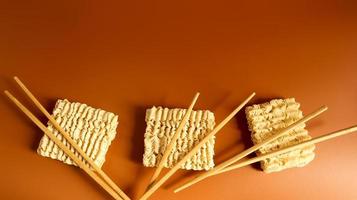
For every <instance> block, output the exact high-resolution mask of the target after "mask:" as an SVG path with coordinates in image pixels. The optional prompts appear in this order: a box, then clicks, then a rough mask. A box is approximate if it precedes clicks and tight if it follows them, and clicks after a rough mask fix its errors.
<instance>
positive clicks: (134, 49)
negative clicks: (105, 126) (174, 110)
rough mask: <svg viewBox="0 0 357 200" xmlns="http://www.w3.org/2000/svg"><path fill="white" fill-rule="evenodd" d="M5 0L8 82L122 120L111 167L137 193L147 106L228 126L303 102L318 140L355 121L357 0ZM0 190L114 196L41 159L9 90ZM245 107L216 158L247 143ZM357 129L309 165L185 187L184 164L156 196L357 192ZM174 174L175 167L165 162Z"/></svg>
mask: <svg viewBox="0 0 357 200" xmlns="http://www.w3.org/2000/svg"><path fill="white" fill-rule="evenodd" d="M249 2H250V3H248V1H120V0H119V1H118V0H115V1H68V0H64V1H44V0H43V1H16V0H15V1H2V2H1V3H0V22H1V23H0V24H1V31H0V62H1V65H0V69H1V70H0V73H1V77H0V80H1V82H0V84H1V85H0V87H1V89H2V90H4V89H9V90H10V91H11V92H13V93H14V94H15V95H16V96H17V97H18V98H19V99H20V100H21V101H22V102H24V103H25V105H27V106H28V107H29V108H31V110H33V111H34V112H35V113H36V114H37V116H39V117H40V119H41V120H42V121H43V122H44V123H46V122H47V120H46V119H45V117H44V116H43V115H41V114H40V113H39V111H38V110H37V109H34V106H33V105H32V104H31V103H30V102H29V101H28V100H27V98H26V97H25V95H24V94H23V93H22V92H21V91H20V89H19V88H18V87H17V86H16V85H15V82H14V81H13V80H12V76H14V75H17V76H19V77H20V78H21V79H22V81H23V82H24V83H25V84H26V85H27V86H28V87H29V88H30V89H31V90H32V92H33V93H34V94H35V95H36V96H37V97H38V98H39V100H40V101H41V102H42V103H43V104H44V106H45V107H46V108H47V109H48V110H52V108H53V106H54V103H55V101H56V99H58V98H67V99H69V100H70V101H78V102H83V103H86V104H89V105H91V106H93V107H98V108H103V109H105V110H108V111H112V112H115V113H117V114H118V115H119V118H120V124H119V127H118V130H117V131H118V135H117V137H116V139H115V140H114V142H113V143H112V146H111V147H110V149H109V152H108V154H107V161H106V162H105V164H104V166H103V169H104V171H106V172H107V173H108V174H109V175H110V176H111V177H112V178H113V179H114V181H115V182H116V183H117V184H118V185H119V186H120V187H121V188H122V189H123V190H124V191H125V192H126V193H128V194H129V195H130V196H131V197H134V199H135V198H137V197H139V196H140V195H141V194H142V193H143V192H144V189H145V187H146V184H147V183H148V182H149V179H150V177H151V175H152V173H153V169H150V168H144V167H143V165H142V164H141V163H142V154H143V148H144V147H143V134H144V132H145V121H144V116H145V109H146V108H149V107H151V106H152V105H162V106H169V107H187V106H188V104H189V102H190V101H191V99H192V97H193V95H194V93H195V92H196V91H200V92H201V96H200V98H199V100H198V103H197V106H196V109H209V110H211V111H213V112H215V115H216V121H217V122H219V121H221V120H222V119H223V118H224V117H225V116H226V115H227V114H228V113H230V111H231V110H232V109H233V108H234V107H235V106H236V105H238V104H239V103H240V102H241V101H242V100H243V99H244V98H246V97H247V96H248V95H249V94H250V93H251V92H253V91H255V92H256V93H257V97H256V98H255V99H254V101H252V102H251V103H250V104H252V103H257V102H258V103H261V102H265V101H267V100H269V99H271V98H276V97H295V98H296V100H297V101H298V102H300V103H301V105H302V110H303V111H304V113H309V112H311V111H313V110H314V109H316V108H318V107H319V106H321V105H323V104H325V105H327V106H328V107H329V110H328V111H327V112H326V113H325V114H323V115H322V116H321V117H319V118H318V119H316V120H313V121H312V122H310V123H308V130H309V131H310V133H311V135H312V136H318V135H320V134H325V133H328V132H330V131H334V130H337V129H341V128H345V127H348V126H351V125H354V124H356V123H357V56H356V55H357V41H356V35H357V34H356V33H357V12H356V10H357V6H356V3H355V1H348V0H347V1H337V0H336V1H304V0H303V1H301V0H299V1H249ZM0 112H1V120H0V123H1V138H0V153H1V156H0V159H1V165H0V171H1V178H0V184H1V185H0V199H56V200H57V199H58V200H61V199H110V196H109V195H107V194H106V193H105V192H104V191H103V190H102V189H101V188H100V187H99V186H98V185H96V183H94V182H93V181H92V180H91V179H90V178H89V177H88V176H87V175H86V174H84V173H83V172H82V171H81V170H79V169H78V168H76V167H73V166H68V165H65V164H62V163H60V162H58V161H54V160H51V159H48V158H43V157H41V156H38V155H37V154H36V148H37V146H38V143H39V140H40V138H41V137H42V135H43V133H41V131H40V130H39V129H38V128H37V127H35V126H34V125H33V124H32V123H31V122H30V121H29V120H28V119H27V118H26V117H25V115H24V114H22V113H21V112H20V111H19V110H18V109H17V108H16V107H15V106H14V105H13V104H12V103H11V102H9V100H8V99H7V98H6V97H5V96H1V98H0ZM246 126H247V125H246V120H245V116H244V112H240V114H238V116H237V117H236V118H235V119H234V120H232V121H231V122H230V123H229V124H228V125H227V126H226V127H225V128H224V129H223V130H222V131H221V132H220V133H219V134H218V135H217V140H216V141H217V142H216V146H215V152H216V157H215V160H216V163H220V162H222V161H223V160H225V159H227V158H229V157H230V156H232V155H234V154H236V153H238V152H240V151H242V150H243V149H244V148H247V147H249V146H251V142H250V138H249V137H250V136H249V132H248V130H247V127H246ZM356 169H357V135H356V134H352V135H348V136H344V137H341V138H338V139H336V140H333V141H328V142H325V143H322V144H318V145H317V149H316V158H315V160H314V161H313V162H311V163H310V164H309V165H308V166H306V167H304V168H296V169H290V170H285V171H282V172H279V173H273V174H264V173H263V172H262V171H260V170H259V165H253V166H251V167H246V168H242V169H238V170H236V171H232V172H230V173H226V174H222V175H219V176H215V177H212V178H209V179H207V180H205V181H203V182H201V183H199V184H197V185H195V186H194V187H192V188H189V189H188V190H185V191H182V192H180V193H178V194H174V193H173V192H172V190H173V188H175V186H178V185H179V183H182V181H184V180H188V178H189V176H192V175H194V173H192V172H187V171H182V170H181V171H179V172H178V173H177V174H176V175H175V176H174V177H173V178H171V179H170V180H169V182H168V183H167V184H165V187H163V188H161V189H160V190H159V191H158V192H157V193H155V195H153V196H152V199H170V200H171V199H172V200H179V199H185V200H189V199H198V198H199V199H205V200H216V199H219V200H221V199H228V200H231V199H260V200H261V199H291V200H294V199H344V200H353V199H357V191H356V188H357V170H356ZM164 171H166V170H164Z"/></svg>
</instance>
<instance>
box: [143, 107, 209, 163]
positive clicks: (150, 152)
mask: <svg viewBox="0 0 357 200" xmlns="http://www.w3.org/2000/svg"><path fill="white" fill-rule="evenodd" d="M186 111H187V110H186V109H179V108H175V109H169V108H162V107H155V106H154V107H152V108H151V109H147V110H146V118H145V121H146V123H147V127H146V132H145V135H144V143H145V152H144V156H143V164H144V166H146V167H155V166H157V165H158V164H159V162H160V160H161V158H162V156H163V154H164V152H165V150H166V147H167V146H168V144H169V143H170V142H171V138H172V137H173V135H174V134H175V131H176V129H177V128H178V126H179V124H180V122H181V120H182V118H183V117H184V115H185V113H186ZM214 125H215V121H214V114H213V113H212V112H210V111H208V110H204V111H203V110H199V111H192V112H191V115H190V116H189V119H188V122H187V123H186V124H185V126H184V128H183V130H182V131H181V134H180V136H179V138H178V139H177V142H176V143H175V145H174V148H173V150H172V152H171V153H170V155H169V157H168V159H167V161H166V162H165V163H164V167H166V168H171V167H173V166H174V165H175V164H176V163H177V162H178V161H180V160H181V158H183V157H184V156H185V155H186V154H187V153H188V152H189V151H190V150H191V149H192V148H193V147H194V146H195V145H196V144H197V143H198V142H199V141H200V140H201V139H203V137H205V136H206V135H207V134H208V133H209V132H210V131H211V130H212V129H213V128H214ZM214 143H215V138H214V137H212V138H210V139H209V141H208V142H207V143H206V144H205V145H204V146H203V147H202V148H201V149H200V150H199V151H198V152H197V153H196V154H195V155H194V156H192V157H191V159H189V160H187V161H186V163H184V164H183V165H182V166H181V168H182V169H186V170H209V169H211V168H213V167H214V160H213V156H214Z"/></svg>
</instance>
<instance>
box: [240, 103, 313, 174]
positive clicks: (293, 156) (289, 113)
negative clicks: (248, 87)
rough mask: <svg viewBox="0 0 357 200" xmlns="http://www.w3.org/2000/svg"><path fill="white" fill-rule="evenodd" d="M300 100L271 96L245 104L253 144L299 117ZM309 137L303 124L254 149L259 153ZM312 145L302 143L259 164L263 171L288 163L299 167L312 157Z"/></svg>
mask: <svg viewBox="0 0 357 200" xmlns="http://www.w3.org/2000/svg"><path fill="white" fill-rule="evenodd" d="M299 108H300V104H299V103H297V102H295V99H294V98H288V99H274V100H271V101H270V102H268V103H263V104H258V105H253V106H249V107H247V108H246V116H247V120H248V126H249V130H250V131H251V138H252V140H253V143H254V144H258V143H261V142H262V141H264V140H265V139H267V138H268V137H270V136H272V135H273V134H274V133H275V132H276V131H278V130H280V129H283V128H285V127H287V126H289V125H291V124H292V123H294V122H295V121H297V120H299V119H301V118H302V117H303V114H302V111H301V110H300V109H299ZM309 139H311V136H309V134H308V131H307V130H306V129H305V124H302V125H300V126H298V127H296V128H295V129H294V130H292V131H290V132H288V133H286V134H284V135H283V136H281V137H279V138H278V139H276V140H274V141H272V142H271V143H269V144H267V145H265V146H263V147H262V148H260V149H259V150H258V151H257V152H256V153H257V155H262V154H266V153H269V152H271V151H275V150H278V149H281V148H284V147H287V146H291V145H294V144H297V143H300V142H302V141H306V140H309ZM314 149H315V146H314V145H310V146H306V147H304V148H301V149H297V150H294V151H291V152H288V153H284V154H281V155H279V156H276V157H273V158H269V159H266V160H263V161H262V162H261V167H262V169H263V171H264V172H266V173H270V172H276V171H281V170H283V169H287V168H292V167H303V166H305V165H307V164H308V163H309V162H310V161H312V160H313V159H314V157H315V154H314Z"/></svg>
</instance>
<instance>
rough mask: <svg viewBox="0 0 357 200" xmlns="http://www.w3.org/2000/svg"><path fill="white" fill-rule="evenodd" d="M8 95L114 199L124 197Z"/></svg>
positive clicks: (12, 99)
mask: <svg viewBox="0 0 357 200" xmlns="http://www.w3.org/2000/svg"><path fill="white" fill-rule="evenodd" d="M4 92H5V94H6V96H7V97H9V99H10V100H11V101H12V102H13V103H14V104H16V106H17V107H19V108H20V109H21V111H22V112H24V113H25V114H26V116H27V117H28V118H30V119H31V121H32V122H33V123H35V124H36V125H37V126H38V127H39V128H40V129H41V130H42V131H43V132H44V133H45V134H46V135H47V136H48V137H49V138H50V139H51V140H52V141H53V142H54V143H55V144H56V145H58V146H59V147H60V148H61V149H62V150H63V151H64V152H65V153H66V154H67V155H68V156H69V157H70V158H71V159H72V160H73V161H74V162H75V163H76V164H77V165H78V166H79V167H80V168H81V169H83V170H84V171H85V172H86V173H87V174H88V175H89V176H90V177H91V178H92V179H94V180H95V181H96V182H97V183H98V184H99V185H100V186H102V188H103V189H104V190H106V191H107V192H108V193H109V194H110V195H111V196H112V197H113V198H114V199H120V200H122V198H121V197H120V196H119V195H118V194H117V193H116V192H115V191H114V190H113V189H112V188H111V187H109V186H108V185H107V183H105V182H104V181H103V180H102V179H101V178H100V177H99V176H98V175H97V174H95V173H94V172H93V171H92V170H91V169H90V168H89V167H88V166H87V165H86V164H85V163H84V162H83V161H81V160H80V159H79V158H78V157H77V156H76V155H75V154H74V153H73V152H72V151H71V150H70V149H69V148H68V147H67V146H66V145H64V144H63V143H62V141H60V140H59V139H58V138H57V137H56V136H55V135H54V134H53V133H52V132H51V131H49V130H48V129H47V127H45V126H44V125H43V124H42V123H41V121H40V120H38V119H37V118H36V117H35V116H34V115H33V114H32V113H31V112H30V111H29V110H28V109H27V108H26V107H25V106H24V105H22V104H21V103H20V102H19V101H18V100H17V99H16V98H15V97H14V96H13V95H11V94H10V92H8V91H4Z"/></svg>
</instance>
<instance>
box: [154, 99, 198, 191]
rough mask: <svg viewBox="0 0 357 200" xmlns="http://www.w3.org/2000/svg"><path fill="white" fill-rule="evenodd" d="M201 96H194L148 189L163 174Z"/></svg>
mask: <svg viewBox="0 0 357 200" xmlns="http://www.w3.org/2000/svg"><path fill="white" fill-rule="evenodd" d="M199 95H200V93H196V95H195V96H194V98H193V100H192V102H191V104H190V106H189V108H188V109H187V111H186V113H185V115H184V117H183V118H182V120H181V122H180V124H179V126H178V128H177V130H176V132H175V134H174V135H173V137H172V138H171V141H170V143H169V145H168V146H167V147H166V150H165V152H164V155H163V156H162V158H161V160H160V162H159V165H158V166H157V168H156V170H155V172H154V175H153V176H152V178H151V181H150V184H149V185H148V187H149V186H150V185H152V184H153V183H154V182H155V181H156V179H157V177H158V176H159V175H160V172H161V170H162V168H163V167H164V165H165V163H166V160H167V158H168V157H169V155H170V153H171V151H172V149H173V148H174V145H175V144H176V140H177V138H178V137H179V136H180V133H181V131H182V129H183V127H184V126H185V125H186V123H187V121H188V118H189V117H190V115H191V112H192V109H193V106H194V105H195V104H196V101H197V99H198V96H199Z"/></svg>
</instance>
